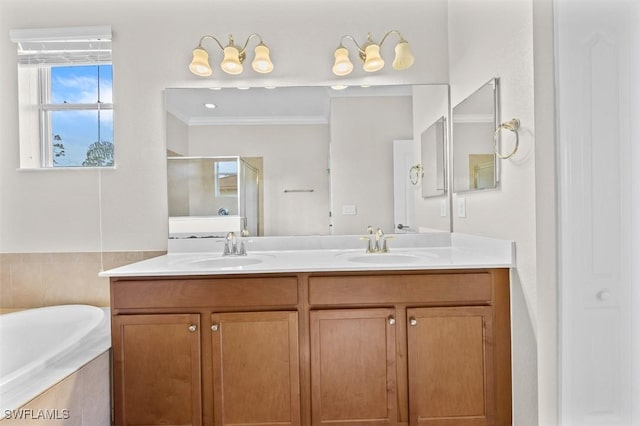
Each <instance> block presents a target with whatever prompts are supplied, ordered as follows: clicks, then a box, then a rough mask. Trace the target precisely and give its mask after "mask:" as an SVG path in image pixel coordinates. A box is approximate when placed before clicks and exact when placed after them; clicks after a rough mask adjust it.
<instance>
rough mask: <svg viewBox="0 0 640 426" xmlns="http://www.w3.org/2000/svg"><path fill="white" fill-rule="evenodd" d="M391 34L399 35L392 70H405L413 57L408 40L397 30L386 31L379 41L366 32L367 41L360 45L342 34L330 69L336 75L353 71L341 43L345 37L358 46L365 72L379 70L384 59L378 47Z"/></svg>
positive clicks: (352, 38)
mask: <svg viewBox="0 0 640 426" xmlns="http://www.w3.org/2000/svg"><path fill="white" fill-rule="evenodd" d="M391 34H394V35H397V36H398V37H400V41H399V42H398V44H396V48H395V53H396V56H395V58H394V60H393V63H392V64H391V66H392V67H393V69H394V70H397V71H401V70H406V69H407V68H409V67H410V66H411V65H413V62H414V57H413V54H412V53H411V48H410V47H409V42H408V41H407V40H405V39H404V37H402V34H400V32H399V31H396V30H391V31H389V32H387V33H386V34H385V35H384V36H383V37H382V40H381V41H380V43H376V42H375V41H373V39H372V38H371V33H368V34H367V42H366V43H365V44H363V45H362V46H361V45H360V44H358V42H357V41H356V39H355V38H354V37H353V36H350V35H344V36H342V38H341V39H340V45H339V46H338V47H337V48H336V50H335V51H334V52H333V56H334V58H335V60H334V62H333V68H332V71H333V73H334V74H335V75H337V76H345V75H349V74H350V73H351V71H353V63H352V62H351V60H350V59H349V51H348V50H347V48H346V47H345V46H344V45H343V44H342V42H343V41H344V40H345V39H349V40H351V41H352V42H353V44H355V45H356V47H357V48H358V56H359V57H360V59H361V60H362V69H363V70H365V71H366V72H375V71H379V70H381V69H382V67H384V59H382V56H380V47H382V44H383V43H384V42H385V40H386V39H387V37H388V36H389V35H391Z"/></svg>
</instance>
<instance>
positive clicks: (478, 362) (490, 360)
mask: <svg viewBox="0 0 640 426" xmlns="http://www.w3.org/2000/svg"><path fill="white" fill-rule="evenodd" d="M407 319H408V321H407V324H408V327H407V353H408V372H409V375H408V376H409V416H410V424H411V425H416V426H436V425H437V426H449V425H450V426H479V425H483V426H486V425H492V424H494V409H495V390H494V389H495V387H494V375H495V361H494V357H493V345H494V339H493V316H492V312H491V308H490V307H488V306H466V307H453V308H452V307H447V308H411V309H407Z"/></svg>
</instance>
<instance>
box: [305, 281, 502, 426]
mask: <svg viewBox="0 0 640 426" xmlns="http://www.w3.org/2000/svg"><path fill="white" fill-rule="evenodd" d="M308 280H309V290H308V294H309V301H310V305H311V306H310V309H311V312H310V318H311V320H310V324H311V327H310V334H311V339H310V351H311V372H312V374H311V379H312V380H311V396H312V415H311V419H312V420H311V423H312V425H313V426H319V425H323V424H326V423H338V424H345V425H349V426H355V425H362V424H379V425H395V424H398V423H399V424H403V425H407V424H408V425H409V426H454V425H455V426H505V425H510V424H511V340H510V314H509V312H510V306H509V282H508V270H506V269H496V270H462V271H455V272H454V271H446V272H442V271H421V272H418V271H410V272H404V273H403V272H378V273H373V272H372V273H369V274H363V273H352V274H331V275H329V274H319V275H311V276H310V277H309V279H308ZM337 307H339V308H340V309H336V308H337ZM358 321H359V322H358ZM394 383H395V384H394ZM363 394H364V396H363Z"/></svg>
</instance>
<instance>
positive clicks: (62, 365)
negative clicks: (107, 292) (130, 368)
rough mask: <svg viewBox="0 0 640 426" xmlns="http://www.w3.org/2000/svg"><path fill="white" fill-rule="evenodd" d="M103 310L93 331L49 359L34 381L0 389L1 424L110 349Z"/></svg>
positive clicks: (106, 312) (107, 320) (106, 310)
mask: <svg viewBox="0 0 640 426" xmlns="http://www.w3.org/2000/svg"><path fill="white" fill-rule="evenodd" d="M102 309H103V310H104V317H103V318H102V321H101V322H100V324H99V325H98V326H97V327H96V328H95V330H94V331H92V332H91V333H90V334H89V335H87V336H86V337H85V338H83V339H81V340H80V341H78V342H76V343H74V344H73V345H71V346H70V347H69V348H67V350H65V351H64V352H62V353H60V354H58V355H56V356H55V357H53V358H51V360H50V361H49V362H47V364H46V366H45V367H43V368H41V369H39V370H38V371H37V374H38V380H37V381H34V380H32V379H30V378H20V379H16V380H14V381H13V382H11V383H10V384H8V385H7V386H5V387H3V388H2V390H1V391H0V420H1V419H4V418H6V417H7V415H8V414H9V413H10V412H11V410H17V409H18V408H20V407H22V406H23V405H25V404H26V403H28V402H29V401H31V400H32V399H34V398H36V397H37V396H38V395H40V394H41V393H43V392H44V391H46V390H47V389H49V388H50V387H52V386H54V385H55V384H56V383H58V382H60V381H61V380H63V379H64V378H65V377H68V376H70V375H71V374H73V373H75V372H76V371H78V370H80V369H81V368H82V367H84V366H85V365H87V364H88V363H89V362H91V361H92V360H94V359H95V358H97V357H98V356H100V355H102V354H103V353H105V352H106V351H108V350H109V349H110V348H111V313H110V309H109V308H102ZM61 408H66V407H61Z"/></svg>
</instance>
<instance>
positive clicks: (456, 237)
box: [100, 233, 515, 277]
mask: <svg viewBox="0 0 640 426" xmlns="http://www.w3.org/2000/svg"><path fill="white" fill-rule="evenodd" d="M393 237H394V239H392V240H389V246H390V249H389V253H365V247H366V241H360V236H336V237H334V236H318V237H281V238H278V237H259V238H253V239H252V238H248V239H246V240H245V241H246V242H245V245H246V247H247V252H248V254H247V256H222V247H223V244H219V241H211V240H209V241H206V240H200V241H193V240H191V241H184V242H178V243H177V244H170V245H169V248H170V252H169V253H168V254H166V255H164V256H159V257H155V258H152V259H148V260H144V261H141V262H136V263H133V264H130V265H126V266H122V267H119V268H115V269H111V270H108V271H104V272H101V273H100V276H102V277H141V276H186V275H228V274H254V273H256V274H257V273H284V272H323V271H378V270H381V271H385V270H387V271H390V270H429V269H469V268H511V267H514V266H515V246H514V243H513V242H512V241H508V240H498V239H493V238H486V237H477V236H472V235H464V234H445V233H436V234H397V235H394V236H393ZM355 247H361V248H355ZM172 248H173V250H172Z"/></svg>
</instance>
